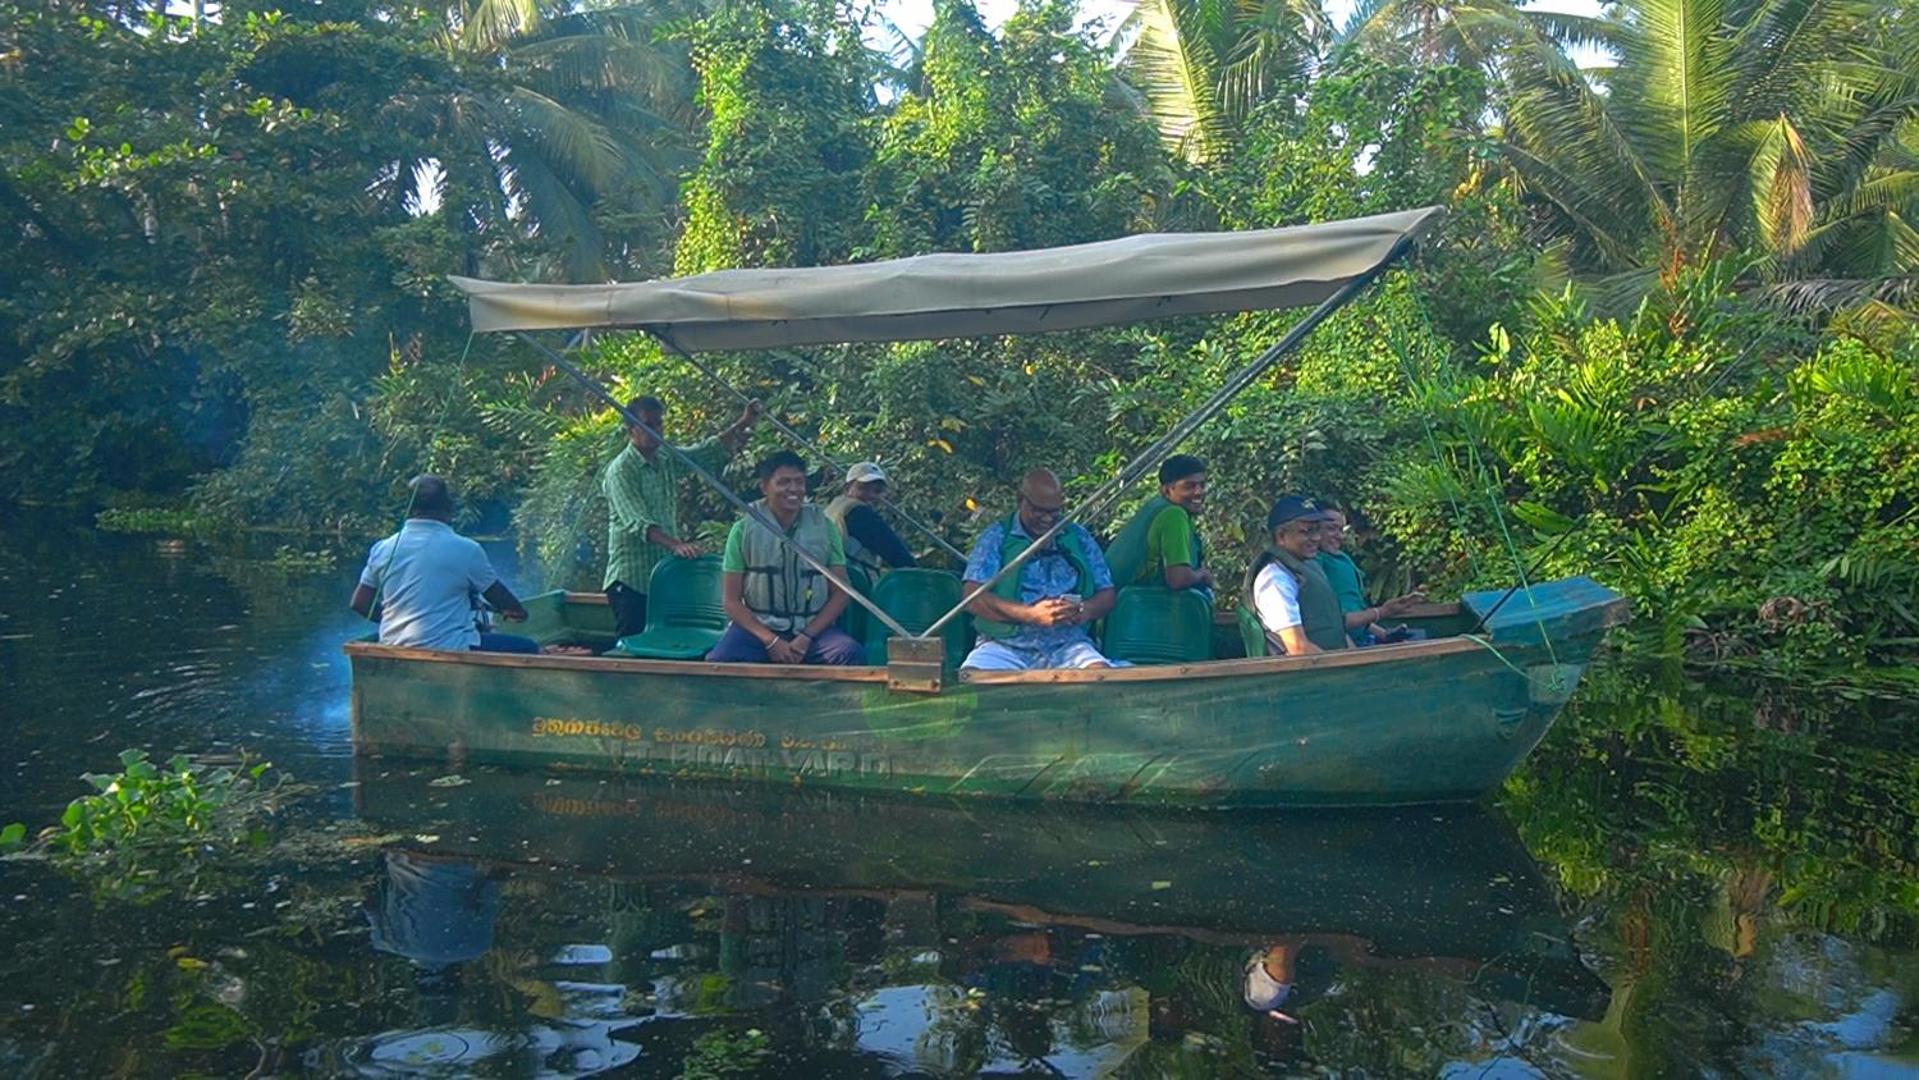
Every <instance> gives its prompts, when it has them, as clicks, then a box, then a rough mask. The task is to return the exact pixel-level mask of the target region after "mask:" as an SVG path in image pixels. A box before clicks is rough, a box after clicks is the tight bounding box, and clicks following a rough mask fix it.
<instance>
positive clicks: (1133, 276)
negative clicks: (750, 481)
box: [452, 206, 1445, 352]
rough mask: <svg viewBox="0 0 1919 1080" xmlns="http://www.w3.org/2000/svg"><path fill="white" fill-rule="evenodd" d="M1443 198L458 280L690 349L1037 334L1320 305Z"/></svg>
mask: <svg viewBox="0 0 1919 1080" xmlns="http://www.w3.org/2000/svg"><path fill="white" fill-rule="evenodd" d="M1444 214H1445V210H1444V209H1443V208H1441V207H1436V206H1434V207H1426V208H1424V209H1419V210H1405V211H1400V212H1398V213H1392V214H1378V215H1375V216H1373V217H1364V218H1353V219H1351V220H1348V221H1332V222H1326V223H1324V224H1320V225H1300V226H1295V227H1292V228H1284V229H1259V230H1252V231H1246V232H1224V233H1148V234H1143V235H1139V236H1125V237H1121V238H1119V239H1117V240H1102V241H1100V242H1098V243H1093V244H1077V245H1074V246H1071V247H1058V248H1044V249H1041V250H1037V251H1007V252H995V253H990V254H938V255H919V256H915V257H913V258H909V259H892V260H888V261H886V262H874V263H853V264H849V265H845V266H820V267H800V268H774V269H756V270H719V271H714V272H712V273H707V274H699V275H696V276H693V277H684V278H669V279H664V280H659V281H646V282H637V283H627V284H622V283H613V284H606V285H517V284H512V283H509V282H499V281H481V280H478V279H475V278H463V277H454V278H453V279H452V281H453V283H454V284H455V285H456V286H458V287H459V288H460V289H461V290H463V291H464V292H465V293H466V294H467V297H468V299H469V301H470V303H471V307H472V318H473V329H474V331H475V332H476V333H488V332H502V331H531V330H578V329H587V328H603V327H626V328H631V329H641V330H646V331H649V332H651V333H653V334H655V335H657V336H659V337H661V338H663V339H666V340H670V341H672V342H674V343H676V344H678V345H679V346H680V347H681V348H683V349H687V350H691V351H695V352H699V351H706V350H723V349H764V348H778V347H782V346H798V345H827V344H840V343H846V342H855V341H922V340H933V339H938V338H952V337H973V336H979V335H988V334H1032V333H1044V332H1048V331H1055V330H1078V329H1083V328H1086V327H1093V326H1111V325H1115V324H1124V323H1134V322H1139V321H1142V320H1145V319H1160V318H1167V317H1170V316H1176V315H1208V314H1215V313H1219V312H1230V311H1254V310H1269V309H1281V308H1293V307H1302V306H1305V305H1309V304H1317V303H1320V302H1321V301H1324V300H1325V299H1327V298H1328V297H1330V296H1332V295H1334V294H1335V293H1336V292H1338V291H1339V290H1340V288H1341V287H1343V286H1345V285H1346V284H1347V283H1349V282H1351V281H1353V280H1355V279H1357V278H1361V277H1364V276H1366V275H1368V274H1370V273H1372V272H1374V271H1376V270H1378V269H1379V268H1380V266H1381V265H1382V264H1384V263H1385V262H1387V261H1388V260H1390V259H1391V258H1392V257H1393V256H1394V255H1396V254H1397V253H1399V252H1400V251H1402V250H1404V247H1405V245H1406V244H1407V243H1408V242H1410V241H1412V240H1415V239H1417V238H1418V237H1419V236H1421V235H1422V234H1424V233H1425V232H1426V231H1427V230H1429V229H1430V228H1432V227H1433V226H1434V225H1435V224H1436V223H1437V222H1438V221H1439V220H1440V219H1441V218H1442V217H1443V216H1444Z"/></svg>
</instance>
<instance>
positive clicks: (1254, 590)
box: [1246, 495, 1352, 656]
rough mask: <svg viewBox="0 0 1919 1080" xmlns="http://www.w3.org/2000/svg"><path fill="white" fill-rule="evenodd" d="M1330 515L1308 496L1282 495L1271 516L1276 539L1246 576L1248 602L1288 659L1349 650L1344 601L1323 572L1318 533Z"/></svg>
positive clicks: (1268, 526) (1268, 524) (1268, 528)
mask: <svg viewBox="0 0 1919 1080" xmlns="http://www.w3.org/2000/svg"><path fill="white" fill-rule="evenodd" d="M1330 518H1331V515H1330V514H1328V513H1327V512H1326V511H1325V510H1324V509H1322V508H1321V507H1320V505H1319V503H1318V502H1316V501H1314V500H1312V499H1309V498H1307V497H1306V496H1304V495H1282V496H1280V497H1279V500H1278V501H1277V502H1275V503H1273V508H1272V510H1271V511H1270V512H1268V513H1267V515H1266V531H1267V532H1268V533H1269V534H1270V535H1271V536H1272V546H1271V547H1269V548H1267V549H1266V550H1265V552H1263V553H1262V554H1261V555H1260V556H1259V558H1257V559H1255V560H1253V565H1252V566H1251V567H1249V568H1248V569H1247V571H1246V593H1247V602H1248V603H1249V604H1251V605H1252V608H1253V611H1254V612H1255V613H1257V614H1258V616H1259V623H1260V625H1261V626H1262V627H1264V628H1265V630H1266V638H1267V641H1268V642H1269V643H1272V644H1276V645H1278V646H1279V647H1280V648H1281V649H1282V650H1283V651H1284V652H1285V653H1286V655H1288V656H1300V655H1303V654H1306V653H1316V652H1330V651H1332V650H1335V649H1350V648H1352V642H1351V641H1350V640H1348V639H1347V637H1346V616H1345V614H1344V613H1343V612H1341V611H1340V609H1339V596H1338V595H1337V594H1336V593H1334V592H1333V586H1332V584H1331V583H1330V582H1328V581H1327V580H1326V574H1325V571H1323V570H1321V569H1320V566H1319V560H1318V559H1316V558H1314V556H1316V555H1318V554H1319V533H1320V528H1321V526H1322V525H1323V524H1324V523H1325V522H1326V521H1328V520H1330Z"/></svg>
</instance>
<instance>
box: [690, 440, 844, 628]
mask: <svg viewBox="0 0 1919 1080" xmlns="http://www.w3.org/2000/svg"><path fill="white" fill-rule="evenodd" d="M756 471H757V473H758V475H759V478H760V500H759V501H758V502H756V503H754V504H753V505H754V506H756V507H758V508H759V509H760V510H762V511H764V512H765V514H766V516H767V518H768V519H770V520H771V521H772V522H773V524H774V525H776V526H778V527H779V529H780V530H781V533H782V534H783V536H776V535H775V534H774V533H773V531H772V530H771V529H768V528H767V527H766V526H765V525H762V524H760V523H759V522H758V521H756V520H754V519H752V518H746V517H743V518H741V519H740V520H738V521H736V522H734V523H733V531H732V532H730V533H728V534H727V535H726V553H725V554H724V555H722V556H721V564H720V570H721V572H722V575H723V576H722V577H721V582H722V584H721V590H722V593H723V595H724V597H725V599H726V614H727V616H728V617H729V618H730V619H732V622H730V623H728V624H727V627H726V633H725V634H723V635H721V636H720V640H719V642H718V644H716V645H714V646H713V651H711V652H709V653H707V654H706V658H707V659H708V660H710V661H712V662H714V663H720V664H765V663H774V664H863V663H865V662H866V650H865V649H864V648H863V647H861V645H860V643H859V642H857V641H854V640H853V638H852V636H851V635H849V634H847V632H846V631H844V630H841V629H840V628H839V626H838V623H839V619H840V613H841V612H843V611H845V610H846V604H847V595H846V590H845V589H843V588H841V587H840V583H839V581H838V580H835V578H836V577H837V578H843V577H844V576H845V574H846V544H845V539H844V537H843V536H842V534H841V533H840V530H839V527H838V526H837V525H834V524H833V522H832V521H831V520H829V519H828V518H827V516H826V514H825V513H824V512H823V511H821V510H820V508H819V507H817V506H814V505H813V504H812V503H810V502H807V501H806V463H805V462H804V461H802V460H801V459H800V456H799V455H798V454H795V453H793V452H792V451H791V450H781V451H780V452H779V453H776V454H772V455H770V456H768V457H767V458H765V459H764V460H762V461H761V462H760V464H759V468H758V469H757V470H756ZM783 541H784V542H783ZM790 545H797V546H799V547H801V548H804V549H805V550H806V553H807V554H809V555H811V556H812V557H813V559H814V561H816V562H818V563H819V564H820V565H822V566H825V567H826V568H827V569H829V570H831V571H833V574H834V577H828V576H827V575H825V574H822V573H820V572H819V571H818V570H816V569H814V568H813V567H812V566H810V565H808V564H807V562H806V561H805V560H804V559H801V558H800V557H799V556H798V555H796V554H795V553H794V552H793V548H792V546H790Z"/></svg>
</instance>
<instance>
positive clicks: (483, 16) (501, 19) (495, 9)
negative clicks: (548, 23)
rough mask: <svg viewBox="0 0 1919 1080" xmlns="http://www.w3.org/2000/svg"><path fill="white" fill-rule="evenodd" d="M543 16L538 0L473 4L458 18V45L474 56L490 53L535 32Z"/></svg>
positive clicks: (492, 0) (485, 0)
mask: <svg viewBox="0 0 1919 1080" xmlns="http://www.w3.org/2000/svg"><path fill="white" fill-rule="evenodd" d="M544 17H545V12H543V11H541V10H540V3H539V0H474V3H473V4H472V5H471V6H470V7H468V8H466V9H465V11H463V12H462V13H461V16H460V25H459V41H460V44H461V45H462V46H463V47H465V48H466V49H468V50H470V51H474V52H491V51H493V50H495V49H499V48H501V47H503V46H505V45H506V44H508V43H509V42H511V41H513V40H514V39H516V38H520V37H524V36H526V35H528V34H531V33H532V32H533V31H534V30H536V29H537V28H538V27H539V25H540V23H541V21H542V20H543V18H544Z"/></svg>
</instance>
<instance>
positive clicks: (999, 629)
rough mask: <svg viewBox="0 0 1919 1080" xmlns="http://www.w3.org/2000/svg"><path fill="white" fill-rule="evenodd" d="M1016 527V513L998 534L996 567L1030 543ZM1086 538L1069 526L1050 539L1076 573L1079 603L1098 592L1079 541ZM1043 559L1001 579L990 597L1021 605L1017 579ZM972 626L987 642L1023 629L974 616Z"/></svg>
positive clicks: (1015, 556) (1014, 556) (1090, 564)
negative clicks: (985, 637)
mask: <svg viewBox="0 0 1919 1080" xmlns="http://www.w3.org/2000/svg"><path fill="white" fill-rule="evenodd" d="M1018 525H1019V515H1018V514H1017V513H1015V514H1014V515H1012V516H1011V517H1009V518H1007V519H1006V526H1005V528H1004V529H1003V530H1002V532H1001V535H1000V542H999V564H1000V565H1001V566H1005V565H1006V564H1007V563H1009V562H1012V561H1013V560H1014V559H1017V558H1019V554H1020V552H1022V551H1025V550H1026V549H1027V548H1028V547H1030V546H1031V545H1032V543H1033V541H1032V539H1031V538H1030V537H1026V536H1021V535H1019V534H1018V533H1017V532H1015V531H1014V529H1015V528H1016V527H1017V526H1018ZM1085 535H1086V534H1085V533H1083V532H1080V531H1079V530H1078V529H1075V528H1073V527H1071V526H1068V527H1066V528H1064V529H1061V530H1060V531H1059V535H1057V536H1055V537H1054V538H1053V543H1054V544H1055V545H1056V546H1057V547H1058V549H1059V552H1060V554H1062V555H1064V556H1066V561H1067V562H1070V563H1072V564H1073V569H1075V570H1077V571H1079V595H1080V598H1081V599H1082V600H1083V599H1087V598H1089V597H1091V596H1092V595H1093V593H1095V592H1097V591H1098V590H1096V589H1095V588H1093V560H1092V559H1091V558H1090V557H1088V556H1087V554H1086V548H1085V546H1084V541H1083V540H1082V539H1081V538H1082V537H1084V536H1085ZM1042 558H1045V555H1043V554H1041V555H1035V556H1033V558H1032V559H1028V560H1026V561H1025V562H1023V563H1021V564H1020V566H1019V569H1017V570H1015V571H1013V572H1012V573H1010V574H1008V575H1006V576H1005V577H1003V578H1001V579H1000V580H999V584H997V585H995V586H993V595H995V596H997V597H999V598H1000V599H1002V600H1010V601H1012V602H1013V603H1015V604H1018V603H1022V602H1023V601H1022V600H1021V598H1020V578H1022V577H1025V576H1026V568H1027V567H1029V566H1031V565H1033V560H1034V559H1042ZM973 626H974V628H975V629H976V630H978V631H979V632H980V633H982V634H984V635H986V636H987V637H989V638H1004V637H1011V636H1013V635H1014V634H1016V633H1018V632H1019V631H1021V630H1023V629H1025V627H1024V626H1023V625H1018V624H1014V623H1003V622H994V621H993V620H991V619H982V618H979V617H978V616H974V618H973Z"/></svg>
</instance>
